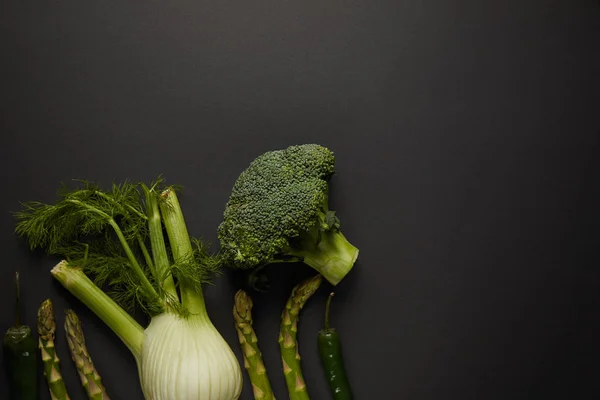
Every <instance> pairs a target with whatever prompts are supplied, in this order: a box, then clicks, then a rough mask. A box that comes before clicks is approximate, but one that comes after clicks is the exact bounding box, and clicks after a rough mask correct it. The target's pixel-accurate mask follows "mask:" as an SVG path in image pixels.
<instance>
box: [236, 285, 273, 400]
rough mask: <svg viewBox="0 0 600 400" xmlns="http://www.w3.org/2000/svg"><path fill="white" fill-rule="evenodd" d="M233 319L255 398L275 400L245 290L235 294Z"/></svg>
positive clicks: (249, 299) (250, 302)
mask: <svg viewBox="0 0 600 400" xmlns="http://www.w3.org/2000/svg"><path fill="white" fill-rule="evenodd" d="M233 319H234V320H235V329H236V330H237V333H238V338H239V340H240V345H241V347H242V352H243V353H244V368H246V371H247V372H248V376H250V383H251V384H252V392H253V393H254V398H255V399H257V400H258V399H260V400H275V395H274V394H273V390H272V389H271V383H270V382H269V377H268V376H267V370H266V368H265V364H264V363H263V359H262V353H261V351H260V349H259V348H258V338H257V337H256V333H255V332H254V329H252V299H251V298H250V296H248V294H247V293H246V292H244V291H243V290H239V291H238V292H237V293H236V294H235V301H234V306H233Z"/></svg>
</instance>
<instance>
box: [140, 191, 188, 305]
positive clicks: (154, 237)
mask: <svg viewBox="0 0 600 400" xmlns="http://www.w3.org/2000/svg"><path fill="white" fill-rule="evenodd" d="M142 189H143V190H144V194H145V196H146V207H147V210H146V212H147V213H148V216H147V218H148V230H149V232H150V247H151V249H152V256H153V258H154V271H155V274H156V280H157V282H158V284H159V285H161V286H162V288H163V290H164V291H165V292H166V293H167V294H168V296H170V297H171V298H172V299H174V300H176V301H179V297H178V295H177V289H176V288H175V282H174V280H173V276H172V275H171V273H170V262H169V255H168V253H167V247H166V244H165V238H164V235H163V231H162V222H161V220H160V210H159V208H158V197H157V194H156V193H155V192H154V187H153V188H152V189H149V188H148V187H147V186H146V185H142Z"/></svg>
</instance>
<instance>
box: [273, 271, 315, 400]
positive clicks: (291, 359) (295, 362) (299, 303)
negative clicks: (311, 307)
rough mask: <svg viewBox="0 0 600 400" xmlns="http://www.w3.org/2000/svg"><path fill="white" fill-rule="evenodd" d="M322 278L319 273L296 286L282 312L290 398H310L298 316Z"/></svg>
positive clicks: (282, 345) (283, 358)
mask: <svg viewBox="0 0 600 400" xmlns="http://www.w3.org/2000/svg"><path fill="white" fill-rule="evenodd" d="M322 280H323V279H322V278H321V275H320V274H319V275H316V276H314V277H312V278H310V279H307V280H306V281H304V282H302V283H300V284H299V285H297V286H296V287H294V289H293V290H292V294H291V295H290V297H289V299H288V301H287V303H286V304H285V309H284V310H283V313H282V314H281V330H280V332H279V348H280V350H281V363H282V366H283V374H284V375H285V383H286V385H287V388H288V393H289V396H290V400H308V399H309V397H308V392H307V390H306V383H305V381H304V376H303V375H302V368H301V366H300V353H299V352H298V341H297V339H296V335H297V333H298V316H299V314H300V311H301V310H302V308H303V307H304V305H305V304H306V302H307V301H308V299H309V298H310V297H311V296H312V295H313V294H314V293H315V292H316V291H317V289H319V286H321V282H322Z"/></svg>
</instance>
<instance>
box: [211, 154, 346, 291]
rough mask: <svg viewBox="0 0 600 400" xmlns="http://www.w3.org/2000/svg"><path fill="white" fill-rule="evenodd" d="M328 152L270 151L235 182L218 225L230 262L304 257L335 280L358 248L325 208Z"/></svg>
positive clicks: (250, 264)
mask: <svg viewBox="0 0 600 400" xmlns="http://www.w3.org/2000/svg"><path fill="white" fill-rule="evenodd" d="M334 164H335V158H334V155H333V153H332V152H331V151H330V150H329V149H327V148H325V147H323V146H319V145H316V144H306V145H300V146H291V147H288V148H287V149H285V150H276V151H270V152H267V153H264V154H262V155H261V156H259V157H258V158H256V159H255V160H254V161H252V162H251V163H250V166H249V167H248V168H247V169H246V170H245V171H243V172H242V173H241V174H240V176H239V178H238V179H237V181H236V182H235V184H234V186H233V189H232V192H231V195H230V197H229V201H228V202H227V205H226V208H225V211H224V216H223V222H222V223H221V224H220V226H219V230H218V237H219V240H220V242H221V255H222V257H223V258H224V260H225V262H226V263H227V264H229V265H230V266H232V267H235V268H240V269H248V268H255V267H260V266H263V265H266V264H270V263H276V262H289V261H303V262H304V263H306V264H307V265H309V266H311V267H312V268H314V269H315V270H316V271H318V272H319V273H320V274H322V275H323V276H324V277H325V279H327V280H328V281H329V282H330V283H331V284H333V285H337V284H338V283H339V282H340V281H341V280H342V279H343V278H344V277H345V276H346V274H348V272H349V271H350V270H351V268H352V267H353V265H354V262H355V261H356V258H357V257H358V249H357V248H356V247H354V246H353V245H352V244H351V243H350V242H348V240H347V239H346V238H345V237H344V235H343V234H342V232H341V231H340V221H339V219H338V218H337V217H336V215H335V212H334V211H331V210H329V201H328V182H329V180H330V178H331V176H332V175H333V173H334Z"/></svg>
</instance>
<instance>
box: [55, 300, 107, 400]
mask: <svg viewBox="0 0 600 400" xmlns="http://www.w3.org/2000/svg"><path fill="white" fill-rule="evenodd" d="M65 331H66V332H67V342H68V343H69V351H70V352H71V358H72V359H73V362H74V363H75V367H76V368H77V372H78V373H79V378H80V379H81V384H82V385H83V387H84V388H85V391H86V393H87V395H88V398H89V399H90V400H109V397H108V395H107V394H106V389H104V386H103V385H102V379H101V378H100V374H98V371H97V370H96V368H95V367H94V363H93V362H92V357H91V356H90V353H89V352H88V350H87V346H86V345H85V337H84V336H83V329H82V328H81V321H80V320H79V317H78V316H77V314H75V312H74V311H73V310H67V311H66V319H65Z"/></svg>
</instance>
